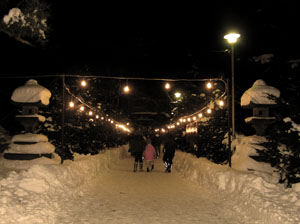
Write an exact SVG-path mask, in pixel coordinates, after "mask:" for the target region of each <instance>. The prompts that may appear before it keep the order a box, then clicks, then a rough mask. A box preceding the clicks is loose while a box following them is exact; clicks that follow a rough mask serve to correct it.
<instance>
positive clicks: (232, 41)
mask: <svg viewBox="0 0 300 224" xmlns="http://www.w3.org/2000/svg"><path fill="white" fill-rule="evenodd" d="M239 37H240V34H238V33H229V34H227V35H225V36H224V38H225V39H226V40H227V41H228V43H229V44H230V45H231V98H232V99H231V103H232V109H231V110H232V116H231V120H232V137H233V139H235V106H234V101H235V94H234V44H235V43H236V42H237V39H238V38H239Z"/></svg>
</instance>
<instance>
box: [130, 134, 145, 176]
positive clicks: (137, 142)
mask: <svg viewBox="0 0 300 224" xmlns="http://www.w3.org/2000/svg"><path fill="white" fill-rule="evenodd" d="M145 145H146V144H145V141H144V139H143V137H142V136H141V135H139V134H137V135H135V136H134V137H133V138H132V140H131V144H130V151H131V152H132V154H133V155H134V166H133V172H136V171H137V167H138V164H139V165H140V171H143V152H144V149H145Z"/></svg>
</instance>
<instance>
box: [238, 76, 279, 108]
mask: <svg viewBox="0 0 300 224" xmlns="http://www.w3.org/2000/svg"><path fill="white" fill-rule="evenodd" d="M270 96H274V97H277V98H278V97H279V96H280V91H279V90H278V89H276V88H275V87H272V86H268V85H267V84H266V83H265V81H264V80H262V79H258V80H256V81H255V82H254V84H253V86H252V87H251V88H250V89H248V90H247V91H246V92H244V94H243V95H242V97H241V106H242V107H247V106H250V105H251V104H255V105H272V104H273V105H274V104H276V102H275V100H274V99H271V98H270Z"/></svg>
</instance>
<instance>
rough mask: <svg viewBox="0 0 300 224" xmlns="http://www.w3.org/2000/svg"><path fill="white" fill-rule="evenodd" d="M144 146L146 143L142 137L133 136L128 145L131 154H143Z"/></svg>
mask: <svg viewBox="0 0 300 224" xmlns="http://www.w3.org/2000/svg"><path fill="white" fill-rule="evenodd" d="M145 146H146V142H145V141H144V139H143V137H142V136H139V135H138V136H134V137H133V138H132V139H131V141H130V143H129V149H130V151H131V152H132V153H136V152H144V150H145Z"/></svg>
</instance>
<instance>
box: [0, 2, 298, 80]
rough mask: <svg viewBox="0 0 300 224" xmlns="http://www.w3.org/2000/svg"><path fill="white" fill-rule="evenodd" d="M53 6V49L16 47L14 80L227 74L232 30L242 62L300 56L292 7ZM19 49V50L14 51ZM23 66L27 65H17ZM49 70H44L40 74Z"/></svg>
mask: <svg viewBox="0 0 300 224" xmlns="http://www.w3.org/2000/svg"><path fill="white" fill-rule="evenodd" d="M95 2H96V1H80V2H78V1H72V2H71V3H68V1H59V0H55V1H51V17H50V20H49V25H50V27H51V31H50V33H49V43H48V45H47V46H45V47H44V48H37V49H33V48H31V47H27V46H22V44H19V43H15V41H13V40H9V41H8V40H7V39H8V38H5V37H3V36H1V38H2V39H3V38H4V40H5V41H2V43H4V42H9V45H6V44H3V45H4V46H9V48H8V49H6V52H5V54H6V55H7V58H6V59H5V60H7V61H8V62H7V61H5V63H3V64H4V65H5V66H6V67H5V68H6V69H7V70H9V71H11V73H17V74H20V73H40V72H42V73H62V72H67V73H80V72H87V71H89V72H91V73H95V74H113V75H117V74H133V75H135V74H141V73H147V74H165V73H170V74H176V73H185V72H186V71H188V70H190V69H191V67H192V66H193V64H197V66H198V67H199V69H200V68H202V71H200V72H203V73H217V72H219V71H220V70H224V63H227V62H226V60H227V59H224V57H226V56H224V54H223V53H221V52H222V51H224V50H225V49H226V48H228V45H227V43H226V41H225V40H224V39H223V36H224V34H226V33H227V32H228V31H229V30H236V31H238V32H239V33H240V34H241V38H240V41H239V43H238V45H237V47H236V51H237V55H238V56H239V55H240V56H245V57H247V56H251V55H259V54H263V53H274V52H280V53H282V54H284V53H288V54H290V55H295V56H297V55H298V54H299V53H298V52H299V50H300V49H299V44H298V41H299V39H300V35H299V34H297V33H298V32H297V29H298V28H297V27H298V21H300V20H299V19H300V18H299V15H298V13H297V7H296V5H295V4H293V3H292V2H291V1H285V2H284V3H274V2H272V3H267V2H266V1H260V3H258V4H254V3H253V2H251V4H250V3H245V2H242V1H241V2H240V3H238V4H228V3H227V2H223V1H220V2H223V3H220V2H219V1H212V2H211V1H210V2H209V3H207V2H205V3H204V2H203V3H200V4H199V3H198V4H188V3H185V4H184V3H182V2H180V3H178V4H176V3H170V4H166V3H159V4H154V3H153V2H148V3H140V4H136V3H135V4H133V3H132V4H130V3H128V2H126V3H110V4H109V3H95ZM12 46H13V47H12ZM12 58H13V59H14V62H13V63H12V62H11V61H12ZM15 62H17V63H18V64H19V65H20V66H17V67H16V66H14V63H15ZM41 68H43V71H41Z"/></svg>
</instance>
